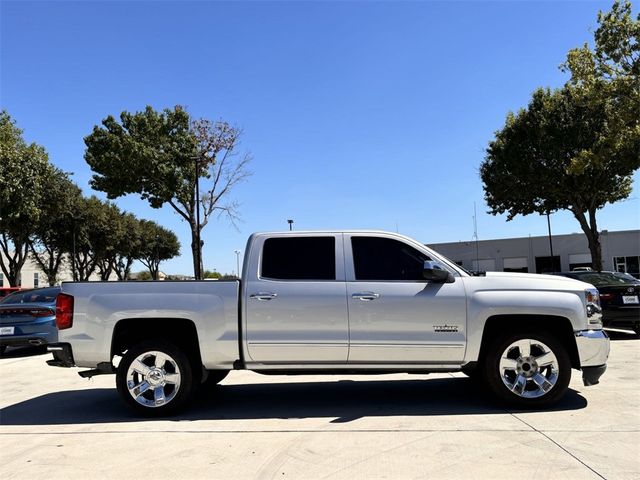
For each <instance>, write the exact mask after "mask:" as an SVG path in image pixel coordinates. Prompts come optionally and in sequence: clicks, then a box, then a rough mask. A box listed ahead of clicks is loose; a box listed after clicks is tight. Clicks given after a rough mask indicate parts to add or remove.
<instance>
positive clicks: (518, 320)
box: [478, 315, 580, 369]
mask: <svg viewBox="0 0 640 480" xmlns="http://www.w3.org/2000/svg"><path fill="white" fill-rule="evenodd" d="M532 329H533V330H539V331H541V332H546V333H549V334H551V335H554V336H555V337H557V338H558V340H559V341H560V342H561V343H562V345H563V346H564V347H565V348H566V349H567V353H568V354H569V359H570V361H571V367H572V368H576V369H579V368H580V357H579V355H578V347H577V345H576V340H575V336H574V334H573V326H572V324H571V320H569V319H568V318H566V317H560V316H554V315H494V316H491V317H489V318H488V319H487V321H486V323H485V326H484V330H483V332H482V340H481V343H480V352H479V355H478V362H482V360H483V359H484V357H485V355H486V354H487V350H488V348H489V345H490V344H491V342H492V341H493V339H495V338H496V336H497V335H502V334H504V333H516V332H521V331H526V330H529V331H531V330H532Z"/></svg>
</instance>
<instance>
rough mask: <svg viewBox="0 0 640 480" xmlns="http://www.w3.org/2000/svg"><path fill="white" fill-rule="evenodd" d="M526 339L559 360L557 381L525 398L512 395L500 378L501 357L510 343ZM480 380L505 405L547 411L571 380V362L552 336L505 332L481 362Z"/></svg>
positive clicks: (564, 349) (564, 348)
mask: <svg viewBox="0 0 640 480" xmlns="http://www.w3.org/2000/svg"><path fill="white" fill-rule="evenodd" d="M526 338H529V339H531V340H538V341H540V342H542V343H544V344H545V345H546V346H547V347H549V348H550V349H551V351H552V352H553V354H554V355H555V356H556V359H557V360H558V379H557V381H556V384H555V385H554V386H553V388H552V389H551V390H549V392H547V393H546V394H544V395H543V396H541V397H538V398H524V397H520V396H519V395H517V394H515V393H513V392H511V391H510V390H509V389H508V388H507V386H506V385H505V384H504V382H503V381H502V378H501V376H500V368H499V363H500V357H501V356H502V353H503V352H504V351H505V350H506V348H507V347H508V346H509V345H511V344H512V343H513V342H516V341H518V340H522V339H526ZM482 370H483V377H484V381H485V383H486V384H487V387H488V388H489V390H490V391H491V393H493V394H494V395H495V396H496V397H497V398H498V399H500V400H501V401H503V402H504V403H506V404H508V405H511V406H516V407H520V408H546V407H550V406H551V405H553V404H555V403H556V402H558V401H559V400H560V399H561V398H562V397H563V396H564V394H565V393H566V391H567V389H568V387H569V382H570V380H571V360H570V359H569V354H568V353H567V349H566V347H564V345H563V344H562V343H561V342H560V341H559V340H557V339H556V338H555V337H554V336H552V335H550V334H548V333H541V332H523V333H517V332H513V333H507V334H504V335H502V336H500V337H499V338H497V339H496V340H495V341H494V342H492V343H491V345H490V346H489V348H488V349H487V354H486V356H485V358H484V362H483V369H482Z"/></svg>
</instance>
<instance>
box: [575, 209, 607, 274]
mask: <svg viewBox="0 0 640 480" xmlns="http://www.w3.org/2000/svg"><path fill="white" fill-rule="evenodd" d="M571 212H572V213H573V215H574V217H576V219H577V220H578V222H579V223H580V227H581V228H582V231H583V232H584V234H585V236H586V237H587V242H588V244H589V251H590V252H591V264H592V265H593V269H594V270H596V271H597V272H601V271H602V245H601V244H600V233H598V225H597V222H596V210H595V209H589V210H588V213H589V221H587V217H586V215H585V212H581V211H576V210H572V211H571Z"/></svg>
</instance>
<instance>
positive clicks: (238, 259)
mask: <svg viewBox="0 0 640 480" xmlns="http://www.w3.org/2000/svg"><path fill="white" fill-rule="evenodd" d="M234 252H235V254H236V272H237V273H236V276H237V277H238V278H240V250H234Z"/></svg>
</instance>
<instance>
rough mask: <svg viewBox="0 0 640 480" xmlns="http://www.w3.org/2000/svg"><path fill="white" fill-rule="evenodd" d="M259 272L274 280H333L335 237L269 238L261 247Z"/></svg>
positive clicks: (334, 271)
mask: <svg viewBox="0 0 640 480" xmlns="http://www.w3.org/2000/svg"><path fill="white" fill-rule="evenodd" d="M261 276H262V277H263V278H273V279H276V280H335V279H336V241H335V238H334V237H293V238H286V237H285V238H268V239H267V240H265V242H264V246H263V248H262V267H261Z"/></svg>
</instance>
